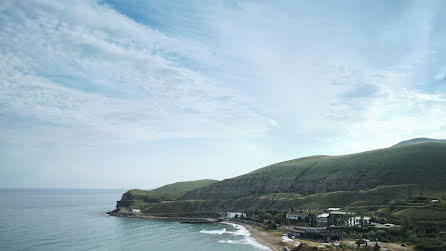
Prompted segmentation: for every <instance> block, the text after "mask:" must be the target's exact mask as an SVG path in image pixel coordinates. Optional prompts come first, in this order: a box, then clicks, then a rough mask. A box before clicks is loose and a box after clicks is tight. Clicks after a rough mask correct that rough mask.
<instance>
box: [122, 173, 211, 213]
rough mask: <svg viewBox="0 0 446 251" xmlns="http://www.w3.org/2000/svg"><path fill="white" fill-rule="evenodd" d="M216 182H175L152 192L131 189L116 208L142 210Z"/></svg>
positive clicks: (207, 180)
mask: <svg viewBox="0 0 446 251" xmlns="http://www.w3.org/2000/svg"><path fill="white" fill-rule="evenodd" d="M216 182H218V180H209V179H205V180H194V181H184V182H176V183H173V184H169V185H165V186H162V187H159V188H156V189H152V190H141V189H132V190H129V191H127V192H126V193H124V194H123V195H122V199H121V201H120V202H118V206H119V205H120V206H121V207H131V206H133V207H135V208H144V207H147V206H148V205H150V204H151V203H158V202H160V201H173V200H176V199H178V198H180V197H181V196H183V195H184V194H185V193H186V192H188V191H191V190H194V189H197V188H200V187H204V186H208V185H211V184H213V183H216Z"/></svg>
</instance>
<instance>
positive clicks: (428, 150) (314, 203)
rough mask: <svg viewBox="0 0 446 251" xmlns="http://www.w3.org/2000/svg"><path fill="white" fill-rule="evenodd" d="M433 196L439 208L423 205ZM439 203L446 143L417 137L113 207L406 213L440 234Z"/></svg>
mask: <svg viewBox="0 0 446 251" xmlns="http://www.w3.org/2000/svg"><path fill="white" fill-rule="evenodd" d="M409 191H410V192H409ZM416 197H425V198H426V199H425V200H424V201H419V200H417V199H416ZM433 198H436V199H440V200H442V201H443V202H442V204H439V205H433V204H431V203H429V200H430V199H433ZM444 201H446V144H445V143H442V142H417V141H416V140H415V141H413V142H412V143H408V144H402V145H399V146H398V147H390V148H386V149H380V150H375V151H368V152H363V153H357V154H350V155H343V156H326V155H319V156H311V157H306V158H299V159H295V160H289V161H285V162H280V163H277V164H274V165H270V166H267V167H264V168H260V169H258V170H255V171H253V172H251V173H248V174H245V175H242V176H238V177H235V178H232V179H226V180H223V181H220V182H216V181H196V182H192V183H190V182H179V183H175V184H172V185H168V186H164V187H161V188H158V189H154V190H150V191H143V190H130V191H128V192H127V193H126V194H124V195H123V198H122V200H121V201H119V202H118V204H117V208H122V207H134V208H140V209H142V210H143V212H144V213H145V214H148V215H155V216H186V217H195V216H197V217H198V216H202V217H211V216H215V215H218V214H219V212H225V211H234V210H235V211H246V212H254V211H266V210H279V211H280V210H282V211H285V210H288V209H289V208H300V209H323V208H328V207H346V206H348V207H349V208H351V209H352V210H355V211H356V212H364V213H367V214H370V215H373V214H375V213H376V214H379V215H380V216H384V217H387V218H389V219H393V220H395V221H397V220H398V219H400V218H401V217H404V216H408V217H412V218H416V219H418V220H420V221H421V222H426V223H429V222H432V223H435V224H437V223H440V224H443V223H445V224H444V227H445V229H446V210H445V209H443V206H444V205H445V203H444Z"/></svg>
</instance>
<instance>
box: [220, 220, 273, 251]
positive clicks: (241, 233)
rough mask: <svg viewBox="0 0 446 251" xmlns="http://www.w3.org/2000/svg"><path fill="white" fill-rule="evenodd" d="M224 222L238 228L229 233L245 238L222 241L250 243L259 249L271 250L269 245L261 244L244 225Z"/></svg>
mask: <svg viewBox="0 0 446 251" xmlns="http://www.w3.org/2000/svg"><path fill="white" fill-rule="evenodd" d="M222 223H223V224H228V225H231V226H232V227H234V228H236V229H237V230H236V231H228V232H226V233H227V234H233V235H237V236H243V237H245V238H243V239H241V240H220V241H219V242H221V243H229V244H248V245H251V246H254V247H255V248H256V249H257V250H262V251H267V250H271V249H270V248H269V247H267V246H265V245H263V244H261V243H260V242H258V241H257V240H256V239H255V238H253V237H252V236H251V233H250V232H249V231H248V229H246V228H245V227H244V226H242V225H237V224H234V223H230V222H222Z"/></svg>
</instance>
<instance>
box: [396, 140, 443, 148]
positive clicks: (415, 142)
mask: <svg viewBox="0 0 446 251" xmlns="http://www.w3.org/2000/svg"><path fill="white" fill-rule="evenodd" d="M428 142H441V143H446V140H444V139H429V138H415V139H409V140H405V141H402V142H400V143H398V144H396V145H394V146H393V147H397V146H406V145H410V144H417V143H428Z"/></svg>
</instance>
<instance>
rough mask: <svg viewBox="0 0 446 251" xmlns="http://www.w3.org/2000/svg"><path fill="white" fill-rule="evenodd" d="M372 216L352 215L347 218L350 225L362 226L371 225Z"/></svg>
mask: <svg viewBox="0 0 446 251" xmlns="http://www.w3.org/2000/svg"><path fill="white" fill-rule="evenodd" d="M370 219H371V218H370V217H360V216H356V217H351V218H349V219H348V220H347V223H348V225H349V226H350V227H360V226H361V225H370Z"/></svg>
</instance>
